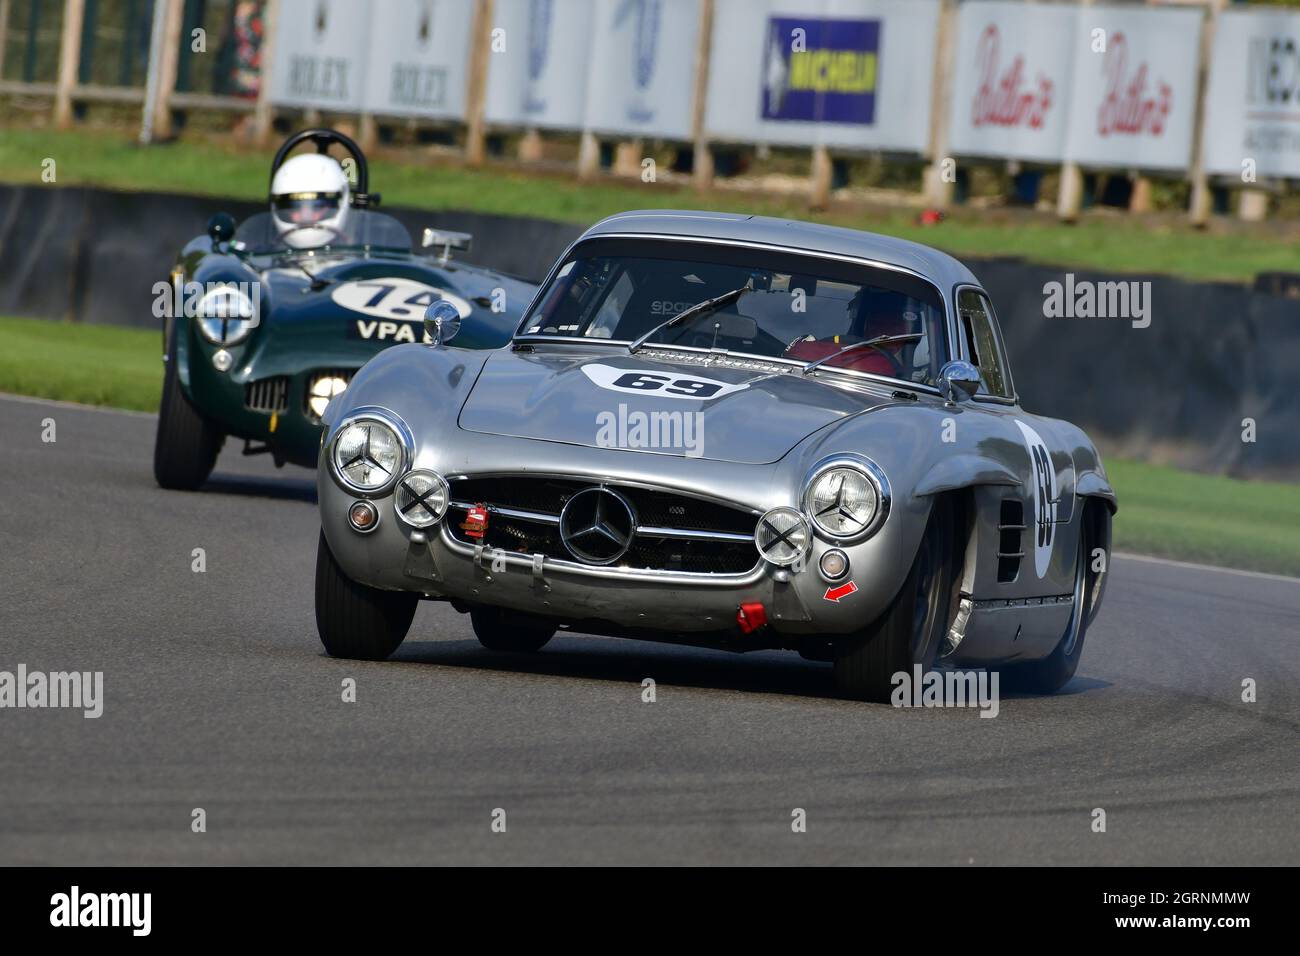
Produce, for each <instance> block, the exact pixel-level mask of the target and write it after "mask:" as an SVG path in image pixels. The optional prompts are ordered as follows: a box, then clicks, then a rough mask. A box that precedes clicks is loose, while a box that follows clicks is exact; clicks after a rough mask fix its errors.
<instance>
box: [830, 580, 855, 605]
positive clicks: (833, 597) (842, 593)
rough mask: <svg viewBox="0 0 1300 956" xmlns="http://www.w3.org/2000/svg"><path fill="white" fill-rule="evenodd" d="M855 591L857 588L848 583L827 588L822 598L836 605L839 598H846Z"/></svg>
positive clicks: (850, 582)
mask: <svg viewBox="0 0 1300 956" xmlns="http://www.w3.org/2000/svg"><path fill="white" fill-rule="evenodd" d="M857 589H858V586H857V585H856V584H854V583H853V582H852V581H849V582H847V583H846V584H841V585H840V586H839V587H834V588H827V589H826V593H825V594H824V595H823V597H825V598H826V600H828V601H834V602H835V603H837V604H838V603H839V600H840V598H846V597H848V596H849V595H850V594H852V593H853V592H854V591H856V590H857Z"/></svg>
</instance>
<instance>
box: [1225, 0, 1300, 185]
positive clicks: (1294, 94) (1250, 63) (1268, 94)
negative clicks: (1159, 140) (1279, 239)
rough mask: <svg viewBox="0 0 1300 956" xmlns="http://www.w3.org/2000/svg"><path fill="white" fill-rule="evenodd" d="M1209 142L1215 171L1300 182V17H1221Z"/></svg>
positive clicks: (1253, 13)
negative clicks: (1275, 177)
mask: <svg viewBox="0 0 1300 956" xmlns="http://www.w3.org/2000/svg"><path fill="white" fill-rule="evenodd" d="M1203 139H1204V143H1205V147H1204V149H1205V168H1206V171H1207V172H1210V173H1218V174H1223V175H1228V176H1233V177H1236V178H1240V179H1243V181H1246V182H1252V181H1253V179H1250V178H1247V177H1249V176H1286V177H1289V178H1296V177H1300V13H1283V12H1281V11H1277V12H1272V11H1263V10H1233V11H1229V12H1226V13H1223V14H1221V15H1220V17H1219V23H1218V26H1217V27H1216V28H1215V33H1214V56H1213V59H1212V60H1211V66H1210V80H1209V85H1208V87H1207V91H1206V102H1205V132H1204V137H1203Z"/></svg>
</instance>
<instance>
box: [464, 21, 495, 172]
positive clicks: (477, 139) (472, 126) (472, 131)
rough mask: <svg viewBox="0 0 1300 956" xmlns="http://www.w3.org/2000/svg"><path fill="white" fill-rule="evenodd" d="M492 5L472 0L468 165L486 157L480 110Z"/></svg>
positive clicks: (478, 163)
mask: <svg viewBox="0 0 1300 956" xmlns="http://www.w3.org/2000/svg"><path fill="white" fill-rule="evenodd" d="M493 7H494V3H493V0H474V19H473V21H472V23H471V25H470V46H469V76H468V78H467V80H466V83H465V122H466V124H467V127H466V130H465V162H466V164H467V165H469V166H482V165H483V162H484V160H486V159H487V144H486V140H487V135H486V127H485V124H484V120H483V112H484V110H485V109H486V108H487V72H488V58H489V57H490V56H491V55H492V17H493Z"/></svg>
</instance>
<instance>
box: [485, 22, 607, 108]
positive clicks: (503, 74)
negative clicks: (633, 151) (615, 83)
mask: <svg viewBox="0 0 1300 956" xmlns="http://www.w3.org/2000/svg"><path fill="white" fill-rule="evenodd" d="M592 12H593V0H497V2H496V12H495V19H494V21H493V26H494V27H496V28H498V29H500V30H502V31H504V32H503V34H502V38H503V40H504V42H505V49H504V50H502V51H500V52H493V54H492V56H491V58H490V59H489V62H488V92H487V120H488V122H489V123H496V124H498V125H502V126H536V127H539V128H543V129H581V128H582V124H583V120H584V118H585V114H586V105H587V59H588V56H589V53H590V50H591V22H592Z"/></svg>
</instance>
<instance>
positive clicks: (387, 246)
mask: <svg viewBox="0 0 1300 956" xmlns="http://www.w3.org/2000/svg"><path fill="white" fill-rule="evenodd" d="M299 211H300V212H302V214H303V216H304V217H305V218H304V219H303V221H301V222H289V221H287V220H285V219H282V218H279V216H278V215H272V214H271V213H269V212H259V213H257V214H256V215H253V216H249V217H248V218H247V219H245V220H244V221H243V222H242V223H240V224H239V228H238V229H237V230H235V238H234V245H233V248H234V249H235V250H236V251H238V252H243V253H246V254H251V255H266V254H270V253H276V252H302V251H304V248H306V247H304V246H301V245H296V246H295V245H293V244H292V243H291V241H290V240H289V239H288V238H287V236H289V235H290V232H289V230H290V229H292V228H294V227H295V226H304V227H310V226H311V225H312V224H313V223H315V222H317V221H319V220H318V219H315V218H311V217H310V216H308V214H307V211H306V209H305V208H304V209H302V210H299ZM317 211H319V209H318V210H317ZM286 214H287V210H286ZM311 248H313V249H320V250H339V249H362V248H371V249H384V250H396V251H400V252H410V251H411V234H410V233H409V232H407V231H406V227H405V226H403V225H402V224H401V223H400V222H398V221H397V220H396V219H394V218H393V217H392V216H386V215H384V214H383V213H381V212H373V211H371V210H368V209H349V210H348V211H347V215H346V216H345V217H344V219H343V223H342V225H341V227H340V228H339V230H338V232H337V233H331V234H329V235H328V236H326V237H325V238H324V239H323V240H322V241H321V243H320V245H316V246H312V247H311Z"/></svg>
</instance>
